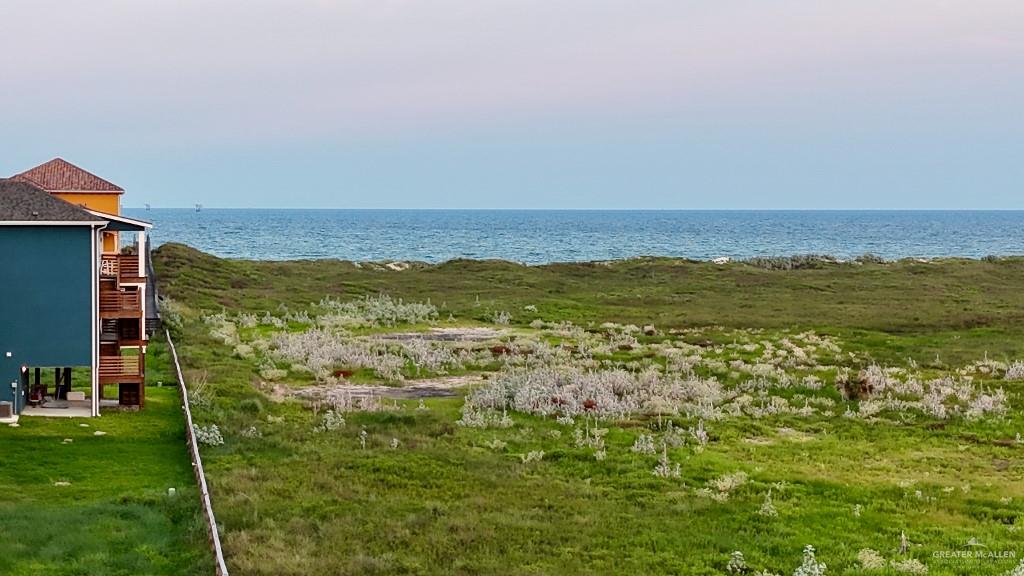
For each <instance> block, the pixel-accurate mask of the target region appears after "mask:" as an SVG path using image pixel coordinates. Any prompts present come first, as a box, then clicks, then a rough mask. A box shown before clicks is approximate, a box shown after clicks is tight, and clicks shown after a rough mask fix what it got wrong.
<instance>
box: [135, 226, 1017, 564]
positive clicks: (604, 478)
mask: <svg viewBox="0 0 1024 576" xmlns="http://www.w3.org/2000/svg"><path fill="white" fill-rule="evenodd" d="M154 262H155V264H156V267H157V275H158V277H159V278H160V283H161V289H162V293H163V294H164V295H165V296H168V297H169V298H170V299H171V300H172V302H171V303H170V304H168V306H166V308H165V310H166V311H167V313H166V314H165V321H168V322H170V323H171V324H173V325H174V329H175V331H176V332H177V334H178V336H179V338H176V339H180V342H178V345H179V352H180V354H181V355H182V360H183V363H184V364H185V365H186V368H187V372H188V374H187V375H186V377H187V379H188V380H189V381H190V384H191V385H192V386H193V393H194V394H195V396H196V402H195V404H194V406H193V409H194V411H195V414H196V418H197V424H199V425H201V426H203V427H204V428H206V427H209V426H213V425H216V426H217V429H218V430H219V432H220V433H221V436H222V439H223V443H219V442H214V443H213V444H211V445H208V446H205V447H204V448H203V453H204V461H205V462H206V466H207V472H208V476H209V478H210V482H211V486H212V491H213V499H214V506H215V509H216V512H217V516H218V520H219V521H220V522H221V523H222V524H223V527H224V539H225V548H226V552H227V554H228V562H229V565H230V567H231V568H232V573H233V574H727V573H745V574H755V573H760V574H786V575H789V574H794V573H795V572H794V571H795V570H797V567H798V566H799V565H800V564H801V562H802V550H803V549H804V547H805V546H807V545H813V546H814V547H815V549H816V560H815V561H816V562H823V563H825V564H827V566H828V568H827V573H828V574H860V573H876V574H903V573H910V574H914V573H925V572H924V571H927V573H928V574H998V575H1001V574H1007V573H1009V571H1011V570H1013V569H1014V567H1015V566H1016V565H1017V563H1018V562H1019V561H1020V558H1021V556H1022V554H1024V546H1022V545H1021V544H1020V542H1021V540H1022V538H1021V533H1020V532H1019V530H1018V528H1019V524H1020V518H1021V514H1022V512H1024V482H1022V475H1024V461H1022V456H1024V444H1022V443H1021V440H1020V436H1019V434H1020V433H1022V432H1024V418H1022V416H1021V408H1022V406H1024V402H1022V399H1021V391H1022V387H1024V385H1022V383H1021V382H1020V381H1019V380H1018V379H1017V376H1016V374H1017V372H1015V370H1017V369H1018V367H1017V366H1016V365H1015V361H1016V360H1018V359H1021V358H1024V338H1022V336H1024V329H1022V327H1021V320H1022V310H1024V291H1021V290H1020V289H1019V288H1020V287H1021V286H1024V259H1004V260H998V261H969V260H949V261H940V262H932V263H924V262H914V261H905V262H899V263H889V264H878V263H868V264H856V265H855V264H824V263H820V262H819V263H812V264H810V265H808V266H809V267H807V268H799V269H794V270H768V269H764V268H762V267H758V266H752V265H748V264H742V263H734V264H729V265H725V266H716V265H712V264H708V263H696V262H686V261H680V260H670V259H642V260H631V261H625V262H615V263H599V264H565V265H551V266H539V267H526V266H520V265H516V264H512V263H507V262H471V261H458V262H450V263H447V264H443V265H439V266H427V265H412V266H411V267H409V268H408V269H405V270H401V271H399V270H391V269H387V268H386V267H384V266H378V265H367V264H363V265H360V266H356V265H353V264H351V263H346V262H281V263H270V262H262V263H257V262H247V261H231V260H221V259H217V258H214V257H211V256H207V255H204V254H201V253H199V252H196V251H194V250H191V249H188V248H186V247H183V246H178V245H167V246H163V247H161V248H160V249H159V250H158V251H157V252H156V253H155V255H154ZM382 293H383V294H388V295H390V298H387V299H383V298H377V297H375V296H376V295H379V294H382ZM326 297H329V298H331V299H333V300H324V298H326ZM368 297H369V299H368ZM399 299H401V302H400V301H399ZM428 303H429V304H428ZM645 325H652V326H653V328H652V329H647V330H645V329H644V328H643V327H644V326H645ZM438 329H442V330H445V331H447V332H445V333H446V334H452V333H458V334H483V336H481V337H480V338H478V339H474V338H475V336H474V338H470V337H468V336H467V337H465V338H463V337H461V336H460V337H458V338H455V339H454V340H443V339H442V340H427V341H424V340H422V339H420V338H416V337H414V335H416V334H419V335H430V334H431V333H432V332H431V331H434V332H433V333H437V332H436V331H437V330H438ZM470 329H474V330H478V331H480V332H472V330H470ZM411 335H413V336H411ZM455 378H458V379H460V380H458V382H457V384H459V386H456V387H454V388H452V389H451V390H447V389H446V390H445V391H446V392H447V393H449V394H451V395H450V396H445V397H428V398H425V399H423V400H422V402H421V401H420V400H418V399H416V398H412V399H398V400H395V399H391V398H390V397H389V395H390V394H391V393H393V392H394V391H403V390H409V389H411V388H412V387H413V386H415V385H418V384H420V385H422V384H426V383H431V384H438V383H444V382H450V381H451V379H455ZM367 386H379V388H377V390H378V391H381V390H382V391H383V392H380V395H378V396H371V397H370V399H369V400H365V399H362V395H361V393H360V392H359V391H360V390H364V389H365V387H367ZM442 387H444V386H442ZM736 552H740V553H742V556H743V562H742V566H741V565H740V563H739V561H738V559H737V558H736V557H735V553H736ZM968 553H969V554H971V555H976V556H978V557H971V558H964V557H963V556H965V555H967V554H968ZM957 556H959V557H957ZM730 561H731V562H732V563H731V564H730ZM730 568H731V570H732V571H731V572H730ZM804 573H805V574H806V573H811V572H804Z"/></svg>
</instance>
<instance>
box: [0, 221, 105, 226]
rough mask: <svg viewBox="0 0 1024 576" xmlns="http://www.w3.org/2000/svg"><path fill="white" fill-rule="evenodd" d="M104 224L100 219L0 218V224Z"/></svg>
mask: <svg viewBox="0 0 1024 576" xmlns="http://www.w3.org/2000/svg"><path fill="white" fill-rule="evenodd" d="M100 225H102V226H106V225H107V222H104V221H102V220H0V226H100Z"/></svg>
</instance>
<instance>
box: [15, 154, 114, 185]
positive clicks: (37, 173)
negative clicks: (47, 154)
mask: <svg viewBox="0 0 1024 576" xmlns="http://www.w3.org/2000/svg"><path fill="white" fill-rule="evenodd" d="M11 180H20V181H22V182H28V183H30V184H34V185H35V186H37V187H39V188H42V189H43V190H46V191H47V192H117V193H121V192H124V189H123V188H121V187H120V186H118V185H116V184H113V183H111V182H108V181H107V180H104V179H103V178H100V177H99V176H97V175H95V174H92V173H90V172H87V171H85V170H82V169H81V168H79V167H78V166H75V165H74V164H72V163H71V162H68V161H67V160H64V159H63V158H54V159H53V160H50V161H49V162H47V163H45V164H40V165H39V166H36V167H35V168H31V169H29V170H26V171H24V172H22V173H21V174H18V175H17V176H12V177H11Z"/></svg>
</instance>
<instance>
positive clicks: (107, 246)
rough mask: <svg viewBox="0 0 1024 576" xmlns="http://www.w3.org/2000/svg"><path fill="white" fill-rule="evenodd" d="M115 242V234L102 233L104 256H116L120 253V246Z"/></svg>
mask: <svg viewBox="0 0 1024 576" xmlns="http://www.w3.org/2000/svg"><path fill="white" fill-rule="evenodd" d="M118 244H119V242H118V240H117V232H104V233H103V253H104V254H117V253H118V252H120V248H121V247H120V246H118Z"/></svg>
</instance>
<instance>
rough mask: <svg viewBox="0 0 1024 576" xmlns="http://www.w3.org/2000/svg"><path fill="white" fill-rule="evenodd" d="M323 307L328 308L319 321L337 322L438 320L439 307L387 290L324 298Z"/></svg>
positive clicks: (386, 323) (379, 323)
mask: <svg viewBox="0 0 1024 576" xmlns="http://www.w3.org/2000/svg"><path fill="white" fill-rule="evenodd" d="M320 308H322V309H324V310H325V311H326V312H327V313H326V314H324V315H323V316H322V317H321V318H320V321H321V322H325V321H326V322H327V323H328V324H330V325H335V326H396V325H399V324H424V323H430V322H433V321H435V320H437V307H436V306H434V305H433V304H431V303H430V302H404V301H402V300H401V299H398V300H395V299H393V298H391V297H390V296H388V295H387V294H381V295H379V296H367V297H366V298H363V299H359V300H349V301H346V302H342V301H340V300H334V299H332V298H324V299H323V300H321V301H320Z"/></svg>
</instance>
